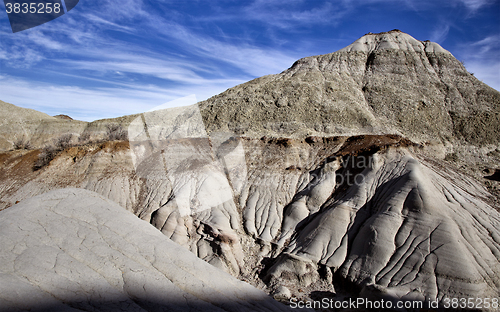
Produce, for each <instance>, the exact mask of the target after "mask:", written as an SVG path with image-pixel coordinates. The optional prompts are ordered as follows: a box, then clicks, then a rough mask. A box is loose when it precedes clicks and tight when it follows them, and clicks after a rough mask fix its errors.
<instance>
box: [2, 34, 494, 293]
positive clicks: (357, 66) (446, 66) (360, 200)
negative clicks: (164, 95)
mask: <svg viewBox="0 0 500 312" xmlns="http://www.w3.org/2000/svg"><path fill="white" fill-rule="evenodd" d="M499 99H500V94H499V92H497V91H495V90H493V89H491V88H489V87H488V86H486V85H484V84H483V83H481V82H479V81H478V80H477V79H476V78H474V77H473V76H472V75H470V74H469V73H467V71H466V70H465V68H464V67H463V66H462V64H461V63H460V62H458V61H457V60H456V59H455V58H454V57H453V56H452V55H451V54H450V53H449V52H447V51H445V50H444V49H442V48H441V47H439V45H437V44H435V43H431V42H421V41H418V40H415V39H414V38H412V37H411V36H409V35H407V34H404V33H401V32H399V31H391V32H389V33H382V34H368V35H366V36H364V37H362V38H361V39H359V40H357V41H356V42H355V43H353V44H352V45H350V46H348V47H346V48H345V49H342V50H340V51H337V52H335V53H332V54H328V55H323V56H315V57H309V58H305V59H302V60H299V61H298V62H296V63H295V64H294V65H293V66H292V67H291V68H290V69H288V70H286V71H284V72H283V73H281V74H278V75H272V76H266V77H262V78H259V79H256V80H253V81H251V82H248V83H246V84H243V85H240V86H237V87H235V88H232V89H229V90H228V91H226V92H224V93H222V94H220V95H218V96H216V97H213V98H211V99H209V100H207V101H204V102H201V103H199V104H198V105H193V106H188V107H183V108H176V109H167V110H160V111H155V112H148V113H144V114H140V115H139V116H126V117H124V118H122V119H120V120H118V121H113V120H104V121H98V122H96V123H94V124H92V125H89V126H87V130H89V131H90V130H91V129H94V130H96V131H98V129H102V128H103V127H105V126H106V125H107V124H110V123H118V124H122V125H127V127H128V142H126V141H112V142H100V143H88V144H82V145H80V146H73V147H66V148H64V149H63V150H61V151H59V152H58V153H57V155H55V157H54V158H53V159H52V160H51V161H50V162H48V163H47V164H45V166H43V167H41V168H38V169H37V170H33V168H34V165H35V162H36V161H37V159H39V158H40V155H41V153H40V151H38V150H33V151H26V150H18V151H10V152H6V153H2V154H0V165H1V168H2V170H0V194H1V195H0V200H1V202H0V204H1V206H0V207H1V208H0V209H3V208H7V207H10V206H12V205H13V204H14V203H16V201H19V200H23V199H26V198H29V197H32V196H35V195H38V194H42V193H45V192H47V191H50V190H54V189H58V188H62V187H68V186H70V187H77V188H84V189H87V190H91V191H95V192H97V193H99V194H101V195H103V196H104V197H106V198H109V199H111V200H112V201H115V202H117V203H119V204H120V205H121V206H122V207H124V208H125V209H127V210H129V211H131V212H133V213H134V214H135V215H136V216H138V217H139V218H140V219H142V220H145V221H147V222H149V223H151V224H152V225H154V226H155V227H156V228H157V229H158V230H160V231H161V233H163V235H165V236H167V238H169V239H171V240H172V241H174V242H176V243H178V244H180V245H182V246H184V247H185V248H186V249H189V250H190V251H191V252H192V253H194V254H195V255H196V256H198V257H199V258H201V259H203V260H205V261H206V262H208V263H210V264H212V265H213V266H216V267H218V268H221V269H223V270H225V271H226V272H229V273H231V274H232V275H233V276H237V277H239V278H240V279H242V280H245V281H248V282H250V283H252V284H253V285H255V286H258V287H261V288H263V289H265V290H266V291H267V292H269V293H273V295H274V296H275V298H279V299H281V300H284V301H286V300H288V299H287V298H291V297H296V298H302V299H307V298H309V299H310V298H316V297H317V296H318V294H323V295H328V296H334V293H335V294H336V295H337V297H336V298H338V299H339V300H342V298H343V297H342V296H344V295H346V296H363V297H370V298H373V299H377V298H385V299H389V300H399V299H405V300H422V301H427V300H439V301H441V302H443V300H445V299H446V298H459V297H460V298H462V297H465V298H467V297H471V298H472V297H474V298H477V297H484V298H486V297H490V298H493V297H498V296H499V295H500V291H499V289H500V284H499V283H500V280H499V279H498V276H500V213H499V207H500V206H499V202H500V201H499V199H500V197H498V195H495V192H494V191H495V189H498V188H499V186H500V185H499V184H498V183H499V182H498V179H496V175H495V174H496V171H495V170H497V168H498V163H499V162H500V153H499V151H500V146H499V142H498V135H497V133H499V131H500V129H499V123H498V114H499V112H500V108H499V103H500V101H499ZM92 131H93V130H92ZM485 168H488V169H487V171H484V172H483V170H484V169H485ZM485 177H486V178H485ZM17 207H18V206H12V207H10V208H8V209H6V210H5V212H9V213H14V212H10V211H15V210H17ZM315 296H316V297H315Z"/></svg>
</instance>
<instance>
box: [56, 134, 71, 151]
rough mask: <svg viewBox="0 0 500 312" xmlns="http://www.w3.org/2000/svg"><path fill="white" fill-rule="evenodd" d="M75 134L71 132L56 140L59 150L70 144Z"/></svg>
mask: <svg viewBox="0 0 500 312" xmlns="http://www.w3.org/2000/svg"><path fill="white" fill-rule="evenodd" d="M72 137H73V135H72V134H71V133H68V134H64V135H62V136H60V137H59V138H58V139H56V140H55V145H56V148H57V149H58V150H63V149H65V148H66V147H68V146H70V143H71V138H72Z"/></svg>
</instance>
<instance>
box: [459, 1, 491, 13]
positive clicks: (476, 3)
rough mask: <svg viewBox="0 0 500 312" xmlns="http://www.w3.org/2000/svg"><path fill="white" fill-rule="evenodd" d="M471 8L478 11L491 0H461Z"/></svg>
mask: <svg viewBox="0 0 500 312" xmlns="http://www.w3.org/2000/svg"><path fill="white" fill-rule="evenodd" d="M460 1H461V2H462V3H463V4H464V5H465V6H466V7H467V8H468V9H469V10H471V11H477V10H479V9H480V8H482V7H483V6H486V5H489V4H490V3H491V1H489V0H460Z"/></svg>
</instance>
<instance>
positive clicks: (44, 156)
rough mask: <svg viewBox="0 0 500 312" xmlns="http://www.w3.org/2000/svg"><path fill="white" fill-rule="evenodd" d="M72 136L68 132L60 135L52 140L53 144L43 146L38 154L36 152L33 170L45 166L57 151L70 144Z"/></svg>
mask: <svg viewBox="0 0 500 312" xmlns="http://www.w3.org/2000/svg"><path fill="white" fill-rule="evenodd" d="M72 137H73V135H72V134H70V133H68V134H65V135H62V136H60V137H59V138H57V139H55V140H54V141H53V142H54V146H52V145H47V146H45V147H44V148H43V149H42V151H41V152H40V154H38V159H37V160H36V161H35V164H34V165H33V170H35V171H37V170H40V169H42V168H43V167H45V166H48V165H49V164H50V162H51V161H52V160H53V159H54V158H55V157H56V156H57V154H58V153H59V152H61V151H63V150H64V149H66V148H67V147H69V146H71V144H70V142H71V138H72Z"/></svg>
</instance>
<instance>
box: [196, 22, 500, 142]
mask: <svg viewBox="0 0 500 312" xmlns="http://www.w3.org/2000/svg"><path fill="white" fill-rule="evenodd" d="M200 108H201V111H202V115H203V117H204V121H205V124H206V126H207V129H208V130H209V131H232V132H235V133H239V134H245V135H250V136H255V137H259V136H262V135H270V136H287V137H306V136H309V135H319V136H332V135H360V134H388V133H390V134H401V135H403V136H405V137H407V138H409V139H411V140H412V141H414V142H418V143H423V142H429V141H438V142H442V143H446V142H450V143H458V142H460V143H466V144H474V145H477V144H479V145H483V144H497V143H498V142H499V137H498V135H497V133H499V132H500V93H499V92H498V91H496V90H494V89H492V88H490V87H489V86H487V85H486V84H484V83H482V82H481V81H479V80H478V79H477V78H475V77H474V75H473V74H471V73H469V72H468V71H467V70H466V68H465V67H464V66H463V64H462V63H461V62H460V61H458V60H457V59H456V58H455V57H454V56H453V55H452V54H451V53H450V52H448V51H446V50H445V49H443V48H442V47H441V46H440V45H439V44H437V43H433V42H430V41H419V40H416V39H415V38H413V37H412V36H410V35H408V34H406V33H403V32H401V31H398V30H393V31H390V32H384V33H379V34H371V33H369V34H366V35H364V36H363V37H361V38H360V39H358V40H356V41H355V42H354V43H352V44H351V45H349V46H347V47H345V48H343V49H341V50H339V51H337V52H334V53H330V54H325V55H319V56H311V57H306V58H303V59H300V60H298V61H297V62H295V63H294V64H293V65H292V67H290V68H289V69H287V70H285V71H284V72H282V73H280V74H277V75H269V76H264V77H261V78H257V79H255V80H252V81H250V82H248V83H245V84H242V85H239V86H236V87H234V88H231V89H229V90H227V91H226V92H224V93H221V94H219V95H217V96H214V97H212V98H210V99H208V100H207V101H205V102H202V103H200Z"/></svg>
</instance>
